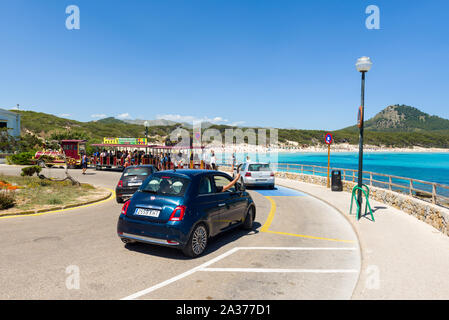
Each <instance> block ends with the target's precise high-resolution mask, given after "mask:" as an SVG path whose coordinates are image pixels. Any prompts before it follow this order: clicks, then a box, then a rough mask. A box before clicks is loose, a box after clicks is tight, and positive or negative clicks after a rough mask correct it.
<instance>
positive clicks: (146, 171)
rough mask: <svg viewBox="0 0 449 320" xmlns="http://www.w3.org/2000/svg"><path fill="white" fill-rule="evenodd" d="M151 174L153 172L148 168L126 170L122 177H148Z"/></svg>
mask: <svg viewBox="0 0 449 320" xmlns="http://www.w3.org/2000/svg"><path fill="white" fill-rule="evenodd" d="M152 173H153V170H151V167H148V168H142V167H141V168H138V167H137V168H127V169H126V171H125V172H124V173H123V176H124V177H128V176H149V175H150V174H152Z"/></svg>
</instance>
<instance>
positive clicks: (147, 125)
mask: <svg viewBox="0 0 449 320" xmlns="http://www.w3.org/2000/svg"><path fill="white" fill-rule="evenodd" d="M143 125H144V126H145V138H146V139H147V141H146V145H147V147H146V148H145V154H146V155H148V127H149V126H150V123H149V122H148V121H147V120H145V122H144V123H143Z"/></svg>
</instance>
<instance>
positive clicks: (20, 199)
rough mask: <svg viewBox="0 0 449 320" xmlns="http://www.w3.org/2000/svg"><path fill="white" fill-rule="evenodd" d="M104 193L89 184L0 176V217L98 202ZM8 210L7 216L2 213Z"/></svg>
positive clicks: (33, 177)
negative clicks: (81, 202)
mask: <svg viewBox="0 0 449 320" xmlns="http://www.w3.org/2000/svg"><path fill="white" fill-rule="evenodd" d="M100 194H104V190H97V189H96V188H94V187H93V186H92V185H90V184H84V183H83V184H80V185H74V184H72V182H71V181H69V180H65V181H51V180H48V179H45V180H43V179H40V178H38V177H36V176H32V177H30V176H7V175H0V210H5V211H0V215H2V214H4V213H10V212H12V211H23V210H41V209H51V208H52V207H55V205H59V206H60V205H64V206H65V205H71V204H76V203H79V202H80V201H86V200H90V199H94V198H95V197H97V198H98V196H99V195H100ZM6 210H8V212H6Z"/></svg>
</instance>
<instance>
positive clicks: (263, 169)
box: [234, 162, 275, 189]
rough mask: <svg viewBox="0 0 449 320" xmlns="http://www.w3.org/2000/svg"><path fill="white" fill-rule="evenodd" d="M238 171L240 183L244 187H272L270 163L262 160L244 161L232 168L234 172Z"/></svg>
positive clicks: (272, 176) (272, 177)
mask: <svg viewBox="0 0 449 320" xmlns="http://www.w3.org/2000/svg"><path fill="white" fill-rule="evenodd" d="M235 173H240V175H241V176H242V177H241V178H240V179H241V183H242V184H243V185H245V187H256V186H257V187H258V186H262V187H268V188H270V189H274V185H275V180H274V172H273V171H272V170H271V168H270V164H268V163H262V162H245V163H241V164H239V165H238V166H237V167H235V168H234V174H235Z"/></svg>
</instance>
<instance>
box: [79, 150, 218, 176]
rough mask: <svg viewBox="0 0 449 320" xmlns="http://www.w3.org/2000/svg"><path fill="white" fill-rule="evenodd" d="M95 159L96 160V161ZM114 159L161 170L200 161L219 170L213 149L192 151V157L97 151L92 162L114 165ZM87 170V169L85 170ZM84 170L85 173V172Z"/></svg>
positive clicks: (180, 154) (120, 162)
mask: <svg viewBox="0 0 449 320" xmlns="http://www.w3.org/2000/svg"><path fill="white" fill-rule="evenodd" d="M95 159H96V162H97V163H95ZM114 159H117V164H119V165H122V166H124V167H125V168H126V167H129V166H135V165H142V164H151V165H154V166H156V167H157V168H158V169H159V170H168V169H172V168H174V169H178V168H184V167H186V166H187V167H188V166H189V165H190V163H191V162H194V163H198V162H200V161H201V162H202V164H203V166H202V167H204V168H205V169H212V170H217V157H216V155H215V152H214V151H213V150H211V151H210V153H208V152H206V151H205V150H203V151H202V153H201V154H198V153H195V152H191V154H190V158H189V157H188V156H187V154H183V153H182V152H181V151H179V152H178V153H175V154H174V153H170V152H159V153H155V154H152V153H151V152H149V153H145V151H143V150H140V151H139V150H137V149H136V150H134V151H131V150H130V151H129V150H124V151H121V150H114V151H110V150H106V149H104V150H103V151H101V152H100V151H97V152H95V153H94V154H93V159H91V160H90V162H91V163H94V164H101V165H106V164H108V165H112V164H114ZM87 162H88V158H87V156H86V159H84V156H83V157H82V167H83V169H85V168H86V169H87ZM84 171H85V170H84ZM84 171H83V173H84Z"/></svg>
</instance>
